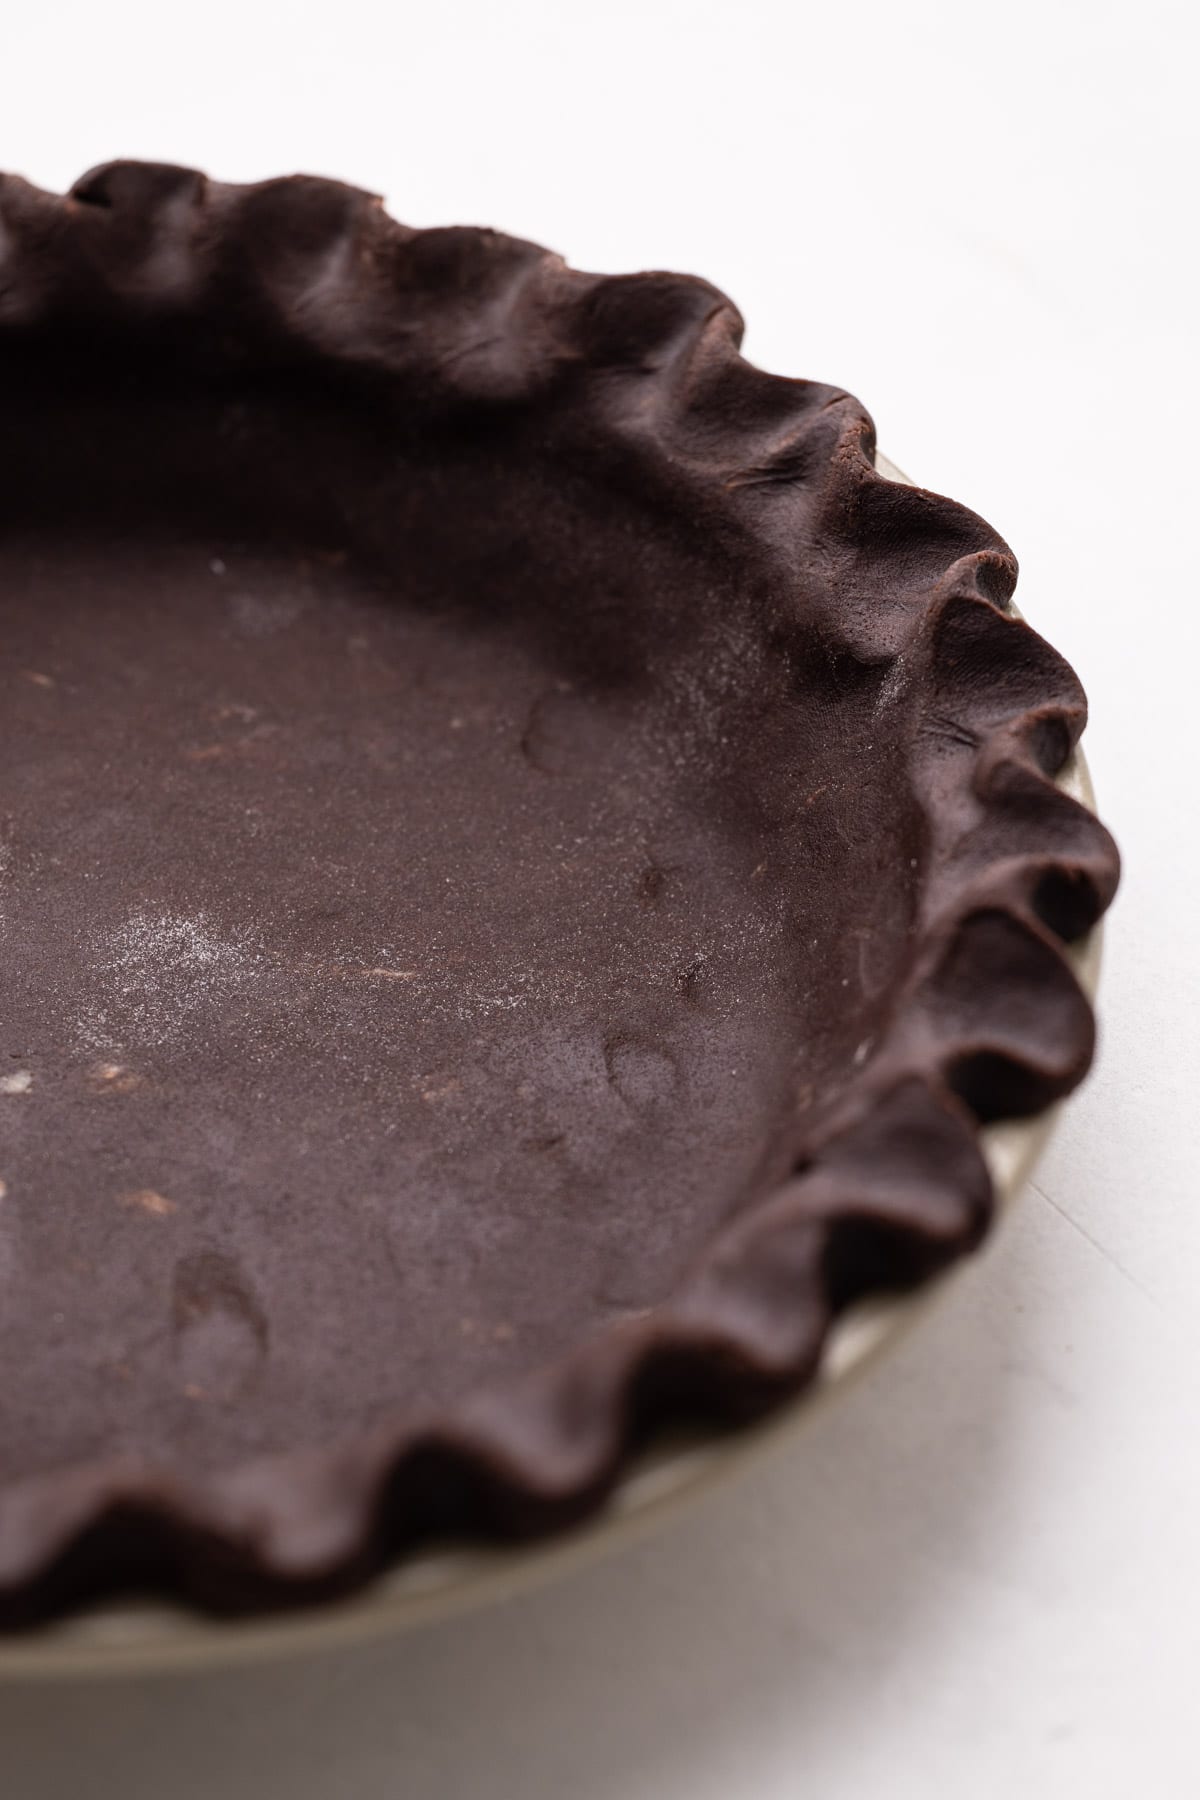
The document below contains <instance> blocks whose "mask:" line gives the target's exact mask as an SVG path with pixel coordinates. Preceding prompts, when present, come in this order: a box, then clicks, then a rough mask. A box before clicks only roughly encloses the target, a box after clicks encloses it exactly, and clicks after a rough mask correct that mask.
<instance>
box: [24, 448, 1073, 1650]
mask: <svg viewBox="0 0 1200 1800" xmlns="http://www.w3.org/2000/svg"><path fill="white" fill-rule="evenodd" d="M875 466H876V468H877V470H878V471H879V473H880V474H881V475H884V476H886V477H887V479H888V480H890V481H898V482H903V483H905V484H906V485H912V484H911V482H910V481H909V477H908V476H906V475H904V474H903V473H902V472H901V470H900V469H898V468H897V466H896V465H895V464H894V463H893V462H891V461H890V460H889V459H888V458H887V457H885V456H883V455H877V456H876V459H875ZM1012 610H1013V611H1014V612H1016V611H1017V610H1018V609H1017V608H1016V607H1013V609H1012ZM1057 781H1058V785H1059V787H1061V788H1062V789H1063V790H1064V792H1066V793H1068V794H1070V795H1071V797H1072V798H1073V799H1076V800H1078V801H1079V802H1080V803H1081V804H1082V805H1084V806H1086V807H1087V808H1088V810H1089V811H1091V812H1095V810H1096V803H1095V795H1094V792H1093V789H1092V783H1091V777H1090V774H1089V772H1088V767H1087V762H1086V760H1085V758H1084V755H1083V752H1082V750H1081V749H1079V748H1078V747H1077V748H1076V749H1075V750H1074V752H1073V753H1072V755H1071V757H1070V758H1069V760H1068V762H1067V763H1066V765H1065V766H1064V768H1063V769H1062V771H1061V772H1060V774H1059V776H1058V777H1057ZM1102 930H1103V927H1102V925H1101V924H1099V923H1098V924H1096V925H1095V926H1093V928H1092V929H1091V931H1089V932H1088V933H1087V935H1086V936H1085V937H1083V938H1082V939H1080V941H1079V942H1078V943H1077V944H1075V945H1073V946H1071V947H1070V948H1069V950H1068V951H1067V955H1068V959H1069V961H1070V963H1071V967H1072V969H1073V970H1074V972H1075V975H1076V978H1077V979H1078V981H1079V983H1080V985H1081V987H1082V988H1083V990H1084V992H1085V993H1086V994H1087V996H1088V998H1089V1000H1094V999H1095V995H1096V990H1097V986H1098V981H1099V973H1100V949H1101V938H1102ZM1060 1111H1061V1104H1060V1105H1056V1106H1051V1107H1048V1108H1047V1109H1046V1110H1045V1111H1044V1112H1041V1113H1038V1114H1036V1115H1035V1116H1034V1117H1032V1118H1026V1119H1016V1120H1009V1121H1004V1122H1002V1123H1000V1124H998V1125H989V1126H986V1127H985V1128H984V1129H983V1130H982V1131H981V1133H980V1141H981V1144H982V1148H983V1152H984V1156H985V1159H986V1161H987V1165H988V1168H989V1170H990V1172H991V1176H992V1181H993V1184H994V1187H995V1192H996V1200H997V1210H998V1214H999V1217H1000V1218H1001V1219H1003V1217H1004V1215H1005V1214H1007V1213H1008V1212H1009V1211H1010V1210H1011V1208H1012V1206H1013V1205H1014V1203H1015V1202H1016V1200H1017V1199H1018V1197H1019V1196H1020V1194H1021V1192H1022V1190H1023V1189H1024V1187H1025V1185H1026V1183H1027V1182H1028V1180H1029V1178H1030V1176H1031V1175H1032V1173H1033V1170H1034V1168H1035V1166H1036V1164H1037V1162H1038V1160H1039V1158H1040V1156H1041V1154H1042V1152H1043V1150H1044V1149H1045V1147H1046V1144H1047V1142H1048V1141H1049V1138H1050V1136H1051V1134H1052V1132H1053V1130H1054V1127H1055V1123H1056V1121H1057V1118H1058V1115H1059V1112H1060ZM966 1263H967V1259H965V1258H960V1259H959V1260H958V1261H956V1262H955V1263H953V1264H952V1265H951V1266H950V1267H949V1268H948V1269H947V1270H945V1271H944V1272H943V1273H941V1274H940V1275H937V1276H935V1277H933V1278H932V1279H931V1280H929V1281H926V1282H925V1283H924V1284H923V1285H922V1286H921V1287H920V1288H919V1289H916V1290H915V1291H913V1292H911V1293H905V1294H887V1295H882V1294H881V1295H876V1296H872V1297H869V1298H867V1299H866V1300H863V1301H860V1302H858V1303H857V1304H856V1305H854V1306H852V1307H850V1308H849V1309H848V1310H847V1311H846V1312H845V1313H844V1314H843V1315H842V1316H841V1317H840V1318H839V1319H838V1321H837V1322H836V1324H835V1325H834V1327H833V1329H832V1331H831V1332H830V1335H829V1339H828V1342H827V1344H826V1348H825V1352H824V1354H823V1356H822V1359H821V1364H820V1367H819V1369H818V1371H817V1374H816V1376H815V1378H814V1379H813V1380H812V1381H811V1382H810V1383H809V1384H808V1385H807V1386H806V1387H805V1388H804V1389H803V1390H801V1392H799V1393H798V1394H796V1395H795V1396H794V1397H793V1398H792V1399H790V1400H788V1401H786V1402H784V1403H783V1404H782V1405H780V1406H779V1407H778V1408H776V1409H775V1410H774V1411H773V1412H772V1413H771V1414H770V1415H769V1416H768V1417H767V1418H765V1419H763V1420H762V1421H760V1422H758V1423H756V1424H753V1425H750V1426H745V1427H742V1428H740V1429H738V1430H736V1431H724V1432H716V1431H701V1430H689V1431H688V1432H686V1433H684V1432H674V1433H663V1434H661V1435H660V1436H658V1437H657V1438H656V1439H655V1440H654V1441H653V1442H651V1443H650V1444H648V1445H647V1447H646V1448H645V1450H644V1451H643V1452H642V1454H641V1455H640V1456H638V1457H637V1458H635V1459H634V1460H633V1462H632V1463H631V1464H630V1465H629V1467H628V1468H627V1470H626V1471H625V1473H624V1474H623V1475H622V1477H621V1478H620V1479H619V1480H618V1482H617V1484H616V1486H615V1487H614V1489H613V1492H612V1493H611V1494H610V1495H609V1497H608V1499H607V1500H606V1501H605V1502H604V1504H603V1505H602V1506H601V1507H600V1508H599V1509H598V1510H597V1511H596V1512H594V1513H592V1514H591V1515H590V1516H589V1517H588V1518H587V1519H586V1520H584V1521H583V1523H581V1524H580V1525H578V1526H575V1527H573V1528H571V1529H570V1530H568V1531H564V1532H560V1533H559V1534H557V1535H556V1536H554V1537H551V1538H544V1539H539V1540H535V1541H534V1542H531V1543H528V1544H518V1545H503V1546H496V1545H483V1544H453V1545H445V1544H436V1543H433V1544H429V1545H426V1546H424V1547H421V1548H419V1549H417V1550H413V1551H408V1552H406V1553H405V1554H404V1555H403V1556H402V1557H401V1559H400V1560H399V1561H398V1562H397V1563H396V1564H395V1566H394V1567H392V1568H390V1569H385V1570H384V1571H383V1572H382V1573H381V1574H379V1575H377V1576H376V1577H374V1578H373V1579H372V1580H371V1581H369V1582H368V1583H367V1584H366V1585H365V1586H363V1587H361V1588H359V1589H357V1590H356V1591H355V1592H354V1593H353V1594H350V1595H348V1596H347V1597H346V1598H345V1599H342V1600H336V1601H323V1602H321V1603H319V1604H317V1605H315V1606H310V1607H299V1608H295V1609H288V1610H287V1611H282V1612H277V1613H273V1614H272V1613H267V1614H256V1615H253V1616H250V1617H247V1618H239V1619H224V1618H213V1617H210V1616H208V1615H205V1614H203V1613H200V1612H197V1611H195V1610H193V1609H191V1608H188V1607H186V1606H184V1605H182V1604H180V1603H178V1602H175V1601H171V1600H168V1599H159V1598H153V1599H151V1598H141V1597H138V1598H125V1597H118V1598H116V1599H113V1600H106V1601H103V1602H101V1603H99V1604H97V1605H93V1606H91V1607H87V1608H82V1609H80V1610H78V1611H75V1612H72V1613H70V1614H69V1615H67V1616H65V1617H64V1618H61V1619H56V1620H53V1621H51V1622H50V1623H48V1624H45V1625H40V1626H38V1627H35V1628H34V1629H32V1630H29V1631H23V1632H21V1633H18V1634H14V1635H11V1636H9V1637H0V1681H3V1680H8V1681H13V1680H26V1679H43V1680H44V1679H50V1678H54V1677H74V1678H78V1677H98V1676H122V1675H125V1676H132V1675H137V1676H145V1675H151V1674H156V1673H162V1674H166V1673H170V1672H173V1671H175V1672H182V1671H187V1670H213V1669H217V1668H221V1667H228V1666H231V1665H246V1664H252V1663H261V1662H268V1661H273V1660H276V1659H278V1658H281V1657H284V1656H288V1655H295V1654H298V1653H300V1652H305V1651H318V1650H331V1649H336V1648H342V1647H347V1646H349V1645H352V1644H356V1643H362V1642H366V1641H368V1640H370V1639H376V1638H382V1637H386V1636H388V1635H389V1634H391V1633H393V1632H398V1631H402V1630H405V1629H407V1628H410V1627H413V1626H417V1625H423V1624H428V1623H433V1622H435V1621H438V1620H443V1619H447V1618H451V1617H454V1616H455V1615H458V1614H463V1613H467V1612H471V1611H473V1610H474V1609H475V1608H477V1607H480V1606H484V1605H487V1604H490V1603H492V1602H495V1601H499V1600H506V1599H510V1598H512V1597H513V1596H515V1595H517V1594H519V1593H523V1592H526V1591H528V1590H530V1589H533V1588H536V1587H540V1586H542V1585H543V1584H545V1583H548V1582H550V1581H552V1580H554V1579H555V1578H556V1577H557V1576H559V1575H563V1574H566V1573H568V1572H569V1571H570V1570H572V1569H574V1568H577V1567H579V1566H581V1565H582V1564H584V1563H587V1562H589V1561H591V1560H592V1559H593V1558H594V1557H597V1556H599V1555H601V1554H602V1553H605V1552H607V1551H610V1550H615V1549H618V1548H619V1547H620V1546H621V1545H624V1544H629V1543H631V1542H634V1541H636V1540H637V1539H639V1538H640V1537H642V1536H644V1535H645V1534H647V1533H648V1532H650V1531H652V1530H654V1529H657V1528H658V1527H659V1526H660V1525H662V1524H664V1523H665V1522H666V1521H667V1520H669V1519H670V1518H671V1517H673V1516H674V1515H675V1514H676V1513H677V1512H679V1511H681V1510H682V1509H683V1507H684V1506H685V1504H688V1503H690V1502H691V1501H692V1500H694V1499H696V1498H698V1497H699V1496H700V1495H702V1494H704V1493H706V1492H707V1491H708V1490H710V1489H712V1488H714V1487H716V1486H717V1485H718V1484H720V1483H723V1482H725V1481H726V1480H728V1479H730V1478H731V1477H733V1476H735V1475H738V1474H741V1473H743V1472H745V1471H746V1470H747V1469H750V1468H752V1467H753V1466H754V1464H755V1463H756V1462H757V1460H758V1459H759V1457H760V1456H762V1455H765V1454H766V1453H767V1452H768V1451H769V1450H771V1449H774V1448H776V1447H777V1446H779V1445H781V1444H782V1443H783V1442H785V1441H788V1440H790V1438H791V1437H792V1435H793V1434H794V1433H795V1432H796V1431H797V1430H798V1429H799V1428H800V1427H801V1426H802V1425H804V1424H806V1423H807V1422H808V1421H810V1420H811V1419H812V1418H814V1417H815V1415H816V1413H817V1411H818V1409H819V1408H821V1407H823V1406H825V1405H826V1404H827V1403H828V1402H829V1401H830V1400H831V1399H834V1398H836V1397H837V1396H838V1395H840V1394H842V1393H844V1392H845V1391H846V1389H847V1388H848V1387H849V1386H850V1384H851V1383H852V1382H853V1381H854V1380H855V1379H857V1377H858V1376H859V1375H861V1374H862V1373H863V1372H864V1371H865V1370H866V1369H868V1368H869V1367H871V1366H872V1365H873V1364H874V1362H875V1361H876V1360H877V1359H878V1358H879V1357H880V1356H882V1355H883V1354H884V1352H885V1351H887V1350H889V1349H891V1348H892V1347H893V1346H895V1345H897V1344H898V1343H899V1342H900V1341H901V1340H902V1339H903V1338H904V1337H905V1336H906V1334H907V1332H908V1331H909V1329H910V1328H911V1327H912V1326H913V1325H914V1324H915V1323H916V1322H917V1321H918V1320H919V1319H921V1318H922V1317H923V1316H924V1315H925V1314H926V1313H927V1312H928V1311H929V1310H930V1309H931V1308H932V1306H933V1305H934V1303H935V1302H936V1300H937V1299H938V1298H939V1297H940V1295H941V1294H942V1293H943V1292H944V1290H945V1289H946V1288H947V1287H948V1286H949V1285H950V1283H951V1282H952V1281H954V1280H956V1279H957V1277H958V1276H959V1275H960V1274H961V1272H962V1270H963V1269H964V1267H965V1266H966Z"/></svg>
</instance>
